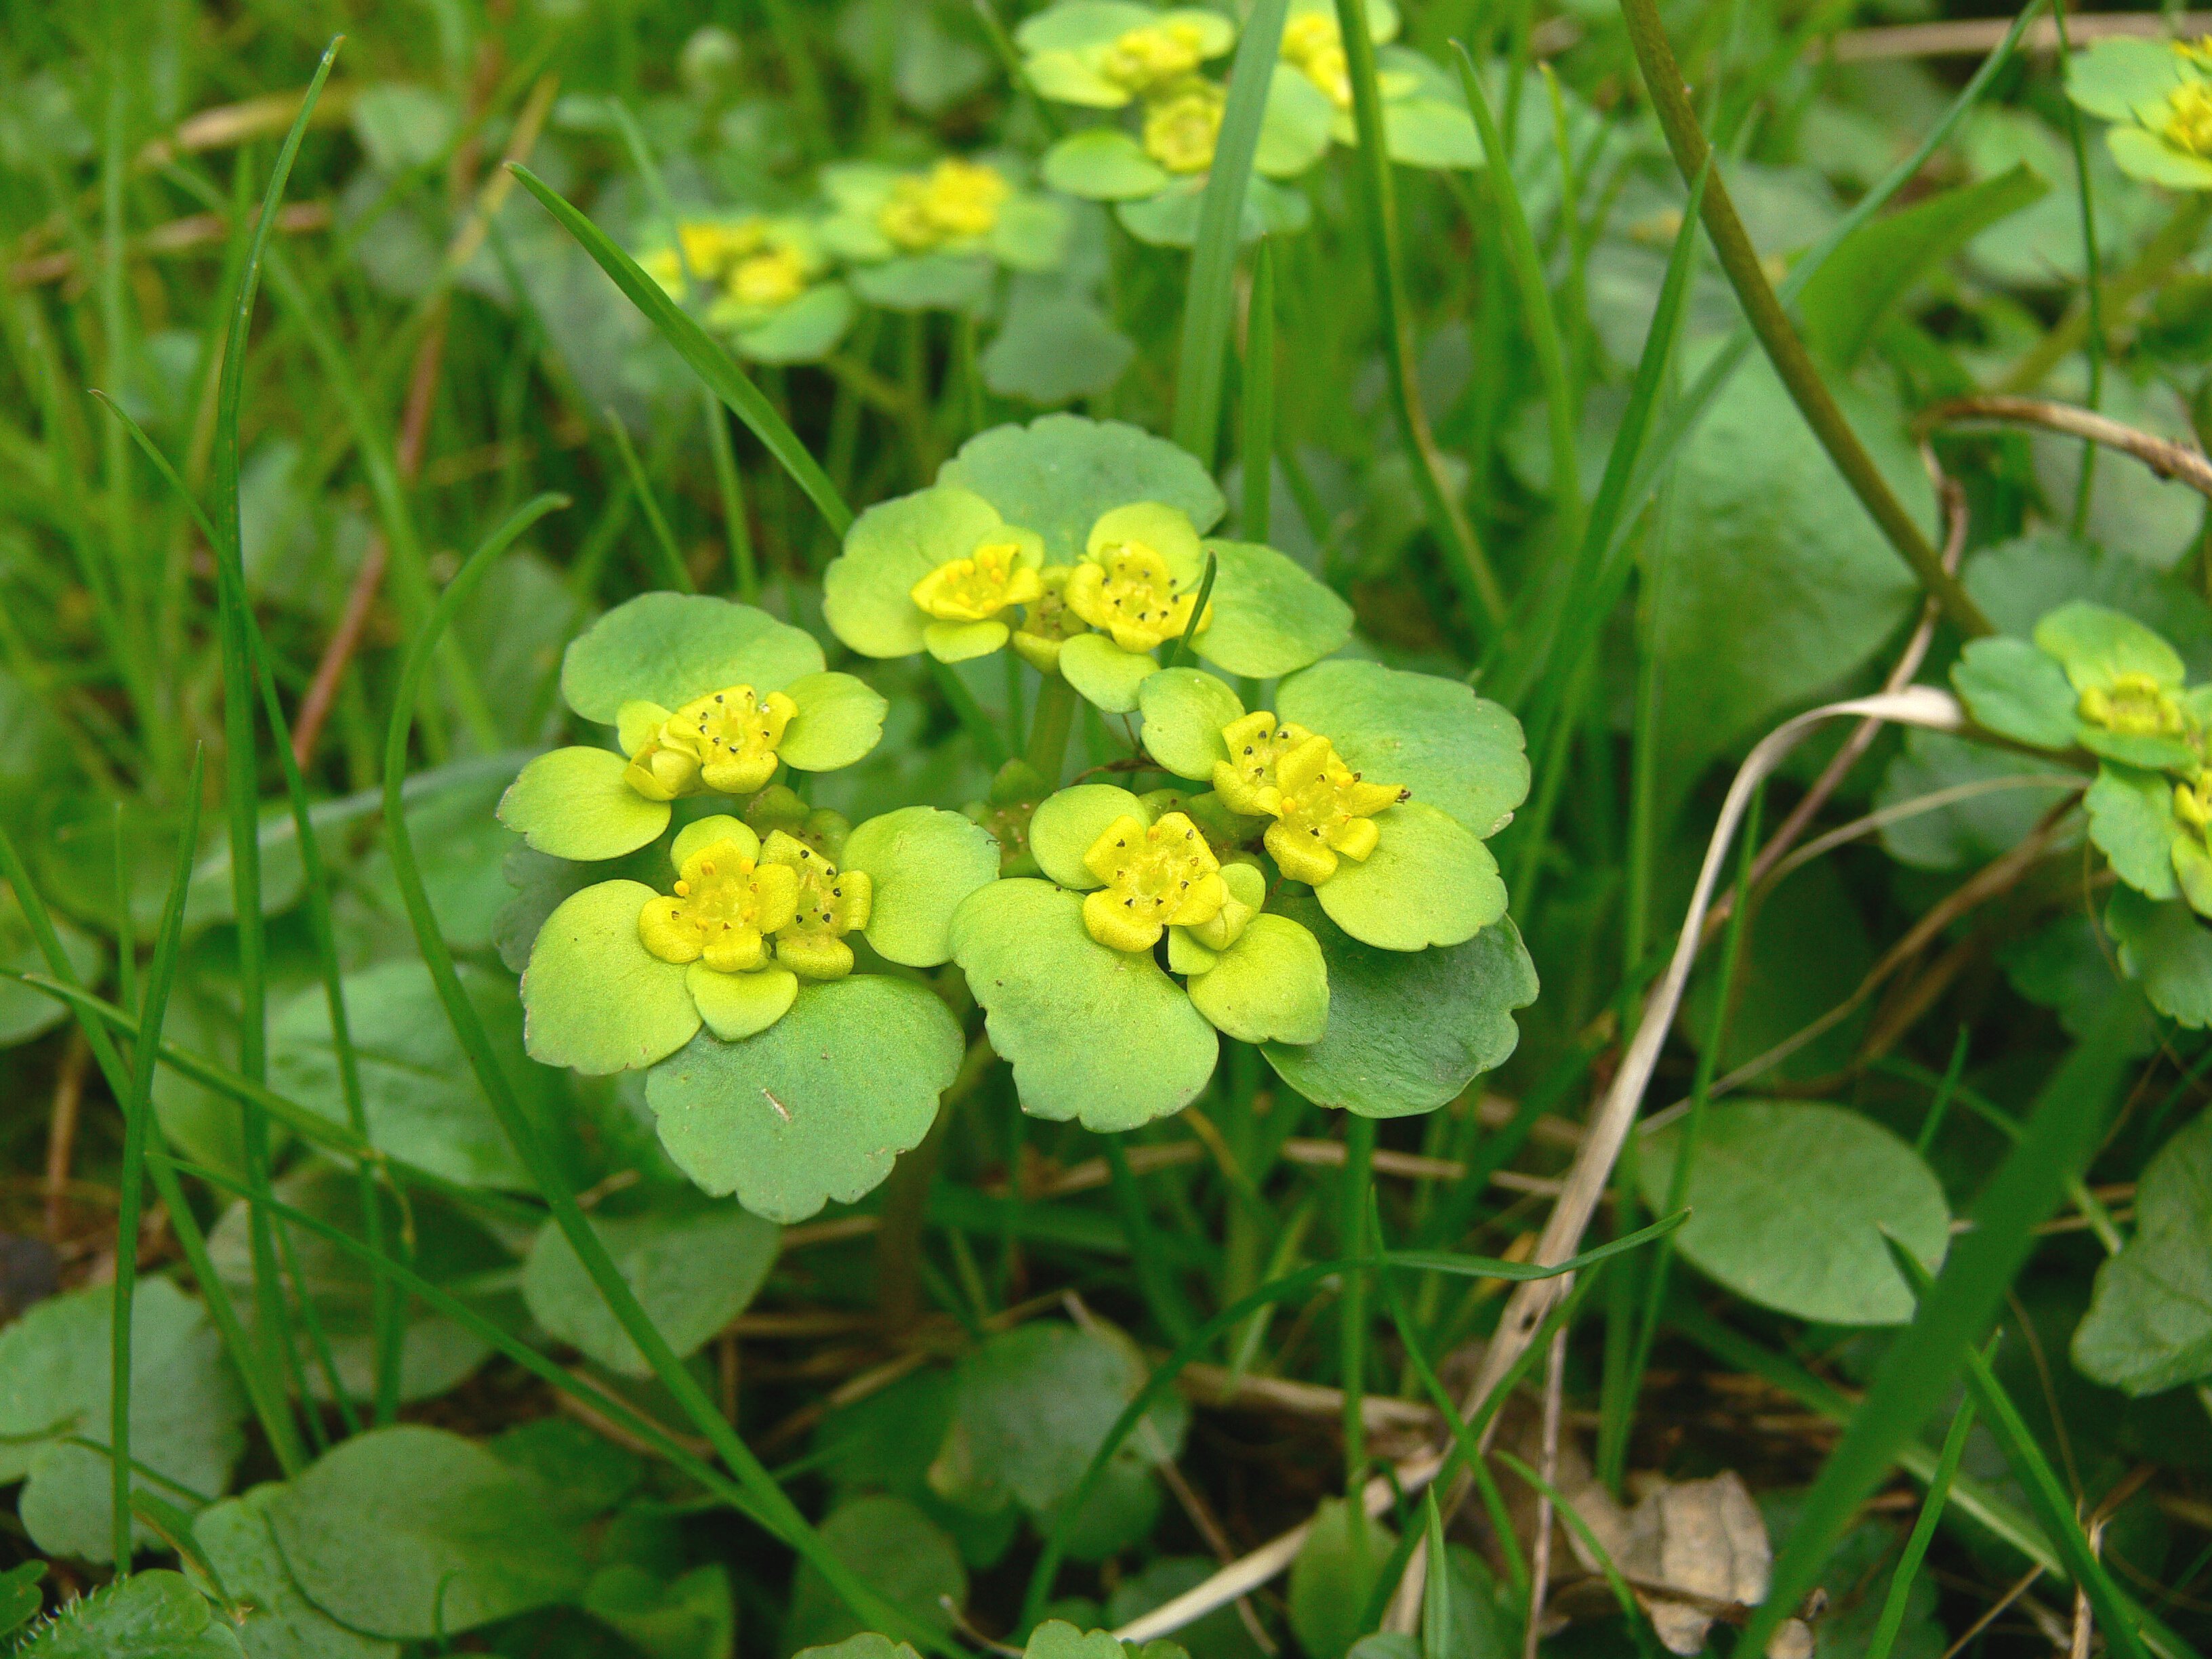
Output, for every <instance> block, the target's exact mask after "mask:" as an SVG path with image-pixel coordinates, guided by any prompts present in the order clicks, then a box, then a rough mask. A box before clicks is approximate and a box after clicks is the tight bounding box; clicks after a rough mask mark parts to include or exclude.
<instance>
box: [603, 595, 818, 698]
mask: <svg viewBox="0 0 2212 1659" xmlns="http://www.w3.org/2000/svg"><path fill="white" fill-rule="evenodd" d="M822 665H823V664H822V647H820V646H818V645H817V644H816V643H815V642H814V640H813V637H812V636H811V635H809V634H807V633H805V631H803V630H802V629H796V628H793V627H792V626H791V624H790V623H781V622H778V621H777V620H776V619H775V617H771V616H769V614H768V612H767V611H761V610H757V609H756V608H754V607H753V606H751V605H738V604H736V603H734V602H732V601H731V600H729V599H709V598H708V597H707V596H706V595H705V594H702V593H641V594H640V595H639V596H638V597H637V598H636V599H631V600H629V602H628V603H627V604H623V605H617V606H616V607H615V608H614V609H613V610H611V611H608V612H607V614H606V615H605V616H604V617H600V618H599V621H597V622H595V623H592V625H591V627H589V628H587V629H585V630H584V632H583V633H582V634H581V635H578V637H577V638H576V639H575V640H574V641H573V642H572V643H571V644H570V645H569V647H568V654H567V655H566V656H564V657H563V658H562V660H561V695H562V696H564V697H566V698H567V699H568V707H569V708H573V709H574V710H575V711H576V712H577V713H578V714H580V715H582V716H583V717H584V718H585V719H586V720H597V721H598V722H599V724H601V725H602V726H612V725H613V724H614V723H615V720H616V717H617V715H618V714H620V713H621V712H622V706H623V704H624V703H626V702H635V701H642V702H657V703H659V704H660V705H661V706H662V707H664V708H682V707H683V706H684V704H685V703H687V702H690V701H691V699H692V698H694V697H701V696H705V695H706V694H707V693H708V692H709V691H720V690H723V689H724V688H725V687H727V686H732V685H750V686H751V687H752V688H753V690H756V691H758V692H761V693H763V694H765V693H767V692H769V691H781V690H783V688H784V687H785V686H787V685H788V684H791V683H792V681H793V680H795V679H797V678H799V676H800V675H802V674H818V673H820V672H821V671H822Z"/></svg>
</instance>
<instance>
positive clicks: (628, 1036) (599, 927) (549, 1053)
mask: <svg viewBox="0 0 2212 1659" xmlns="http://www.w3.org/2000/svg"><path fill="white" fill-rule="evenodd" d="M658 897H659V894H658V893H656V892H655V891H654V890H653V889H652V888H650V887H647V885H646V884H644V883H643V882H638V881H603V882H601V883H599V884H598V885H597V886H595V887H586V888H585V889H584V890H582V891H581V892H579V893H571V894H570V895H569V896H568V897H567V898H565V899H563V900H562V901H561V905H560V908H558V909H556V910H555V911H554V912H553V914H552V915H550V916H548V917H546V918H545V925H544V927H540V928H539V929H538V938H537V939H536V941H535V942H534V943H533V944H532V945H531V947H530V966H529V967H528V968H526V969H524V970H523V975H522V1008H523V1015H524V1020H523V1028H522V1029H523V1042H524V1043H525V1045H526V1047H527V1048H529V1050H530V1057H531V1058H532V1060H538V1061H540V1062H542V1063H543V1064H544V1065H547V1066H572V1067H574V1069H575V1070H577V1071H579V1072H582V1073H585V1074H586V1075H587V1076H596V1075H599V1074H600V1073H606V1072H621V1071H627V1070H629V1068H631V1067H632V1066H650V1065H652V1064H653V1061H655V1060H659V1059H661V1058H662V1057H663V1056H665V1055H667V1054H673V1053H674V1052H675V1051H676V1050H677V1049H678V1048H682V1047H683V1046H684V1044H685V1043H687V1042H690V1040H691V1036H692V1033H694V1032H695V1031H696V1030H698V1029H699V1011H698V1009H697V1008H696V1007H694V1006H692V1002H691V993H690V991H689V990H688V989H686V988H685V987H684V969H682V968H681V967H679V966H678V965H677V964H676V963H672V962H663V961H662V960H661V959H660V958H659V957H656V956H654V955H653V954H652V953H651V952H650V951H647V949H646V948H645V942H644V941H643V940H642V939H640V938H639V937H638V932H637V919H638V915H639V913H640V912H641V911H642V910H643V909H644V908H645V907H646V905H647V903H648V902H651V901H652V900H653V899H655V898H658Z"/></svg>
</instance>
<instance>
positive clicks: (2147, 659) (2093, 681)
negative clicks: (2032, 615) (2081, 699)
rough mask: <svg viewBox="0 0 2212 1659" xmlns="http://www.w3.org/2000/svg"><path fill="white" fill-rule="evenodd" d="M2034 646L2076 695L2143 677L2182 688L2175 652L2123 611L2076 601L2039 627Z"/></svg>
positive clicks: (2055, 612)
mask: <svg viewBox="0 0 2212 1659" xmlns="http://www.w3.org/2000/svg"><path fill="white" fill-rule="evenodd" d="M2035 642H2036V644H2037V645H2039V646H2040V647H2042V648H2043V649H2044V650H2045V651H2048V652H2049V653H2051V655H2052V656H2054V657H2056V658H2057V659H2058V660H2059V662H2060V664H2061V665H2063V666H2064V668H2065V670H2066V678H2068V679H2069V680H2070V681H2072V682H2073V684H2074V689H2075V690H2077V691H2087V690H2088V689H2089V688H2090V687H2091V686H2109V685H2111V684H2112V682H2113V681H2114V680H2116V679H2118V678H2119V677H2120V676H2121V675H2123V674H2145V675H2148V676H2149V677H2150V678H2152V679H2153V680H2155V681H2156V682H2157V683H2158V684H2160V685H2166V686H2179V684H2181V682H2182V678H2183V677H2184V673H2185V670H2184V669H2183V667H2182V665H2181V658H2180V656H2179V653H2176V652H2175V650H2174V648H2173V647H2172V646H2170V645H2168V644H2167V643H2166V641H2164V640H2162V639H2160V637H2159V636H2158V635H2156V634H2154V633H2153V632H2152V631H2151V630H2150V629H2148V628H2146V627H2144V626H2143V625H2142V623H2139V622H2137V621H2136V619H2135V618H2134V617H2130V616H2129V615H2127V614H2126V612H2124V611H2112V610H2107V609H2106V607H2105V606H2103V605H2089V604H2087V603H2085V602H2083V601H2081V600H2079V599H2077V600H2075V602H2074V603H2072V604H2071V605H2061V606H2059V607H2058V609H2057V610H2056V611H2052V612H2051V614H2050V615H2049V616H2047V617H2045V618H2044V619H2043V620H2042V621H2041V622H2039V623H2036V625H2035Z"/></svg>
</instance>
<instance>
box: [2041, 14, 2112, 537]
mask: <svg viewBox="0 0 2212 1659" xmlns="http://www.w3.org/2000/svg"><path fill="white" fill-rule="evenodd" d="M2051 24H2052V26H2053V27H2055V28H2056V30H2057V34H2058V61H2059V63H2060V64H2062V65H2063V64H2070V63H2071V62H2073V61H2074V43H2073V42H2072V41H2071V40H2068V39H2067V38H2066V0H2051ZM2065 109H2066V145H2067V148H2068V149H2070V150H2072V151H2073V152H2074V185H2075V191H2076V193H2077V194H2078V196H2079V198H2080V201H2081V283H2082V295H2081V297H2082V300H2083V301H2084V302H2085V304H2086V305H2087V318H2088V324H2089V327H2088V332H2087V334H2086V335H2084V336H2083V337H2082V340H2081V347H2082V356H2085V357H2086V358H2087V359H2088V364H2089V389H2088V394H2087V399H2086V402H2087V407H2088V408H2090V409H2091V410H2100V409H2102V408H2103V407H2104V406H2105V301H2104V291H2105V272H2104V261H2103V259H2102V258H2101V257H2100V254H2099V252H2098V251H2097V204H2096V196H2095V192H2094V191H2093V190H2092V189H2091V188H2090V185H2089V149H2088V145H2087V142H2086V141H2085V140H2084V139H2083V137H2082V134H2081V106H2079V105H2077V104H2075V101H2074V100H2072V99H2071V98H2069V99H2067V100H2065ZM2096 487H2097V446H2096V445H2094V444H2093V443H2091V442H2089V441H2087V439H2084V440H2083V441H2082V444H2081V477H2079V478H2078V479H2077V480H2076V481H2075V486H2074V521H2073V526H2072V528H2073V532H2074V534H2075V537H2076V538H2081V537H2084V536H2087V534H2088V531H2089V500H2090V497H2091V495H2093V494H2094V492H2095V490H2096Z"/></svg>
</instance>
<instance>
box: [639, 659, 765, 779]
mask: <svg viewBox="0 0 2212 1659" xmlns="http://www.w3.org/2000/svg"><path fill="white" fill-rule="evenodd" d="M798 712H799V705H798V704H797V703H795V702H792V700H791V699H790V698H789V697H787V696H784V694H783V693H782V692H781V691H771V692H769V694H768V696H765V697H757V696H755V695H754V694H753V689H752V687H750V685H732V686H729V687H726V688H725V689H724V690H720V691H712V692H709V693H708V695H707V696H703V697H701V698H698V699H697V700H696V701H695V702H687V703H685V704H684V707H683V708H679V709H678V710H677V711H676V712H675V713H674V714H671V715H670V716H669V719H668V724H667V725H665V726H662V727H661V729H660V734H659V738H656V739H655V741H656V742H658V743H659V744H662V745H664V746H665V747H666V748H668V749H671V750H678V751H680V752H682V753H684V754H687V755H689V756H690V757H692V759H693V761H694V762H695V763H696V765H697V767H698V769H699V770H698V776H699V781H700V782H701V783H702V784H703V785H705V787H708V788H709V789H718V790H720V792H721V793H724V794H726V795H750V794H751V793H753V791H755V790H756V789H758V788H760V787H763V785H765V784H766V783H767V782H768V781H769V779H770V778H772V777H774V776H775V769H776V753H775V750H776V745H777V744H780V743H781V742H782V741H783V729H784V727H785V726H787V725H789V724H790V723H791V717H792V716H793V715H794V714H797V713H798ZM651 747H652V745H651V744H648V745H647V748H648V749H650V748H651ZM646 760H647V756H646V753H645V751H643V750H641V751H640V753H639V756H638V757H637V758H635V759H634V760H633V761H632V762H631V763H630V765H631V771H632V772H633V773H635V772H636V771H637V770H638V769H639V768H640V766H641V764H643V763H645V762H646ZM634 782H635V780H633V783H634ZM687 793H688V792H687Z"/></svg>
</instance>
